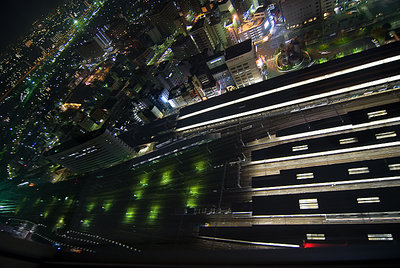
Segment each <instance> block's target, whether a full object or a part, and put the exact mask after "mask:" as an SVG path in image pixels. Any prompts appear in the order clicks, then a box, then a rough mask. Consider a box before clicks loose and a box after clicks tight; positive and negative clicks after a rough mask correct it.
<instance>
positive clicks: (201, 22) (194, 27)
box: [190, 18, 206, 32]
mask: <svg viewBox="0 0 400 268" xmlns="http://www.w3.org/2000/svg"><path fill="white" fill-rule="evenodd" d="M205 21H206V19H205V18H201V19H199V20H198V21H197V22H196V24H195V25H193V28H192V29H191V30H190V31H191V32H194V31H197V30H198V29H200V28H201V27H203V25H204V23H205Z"/></svg>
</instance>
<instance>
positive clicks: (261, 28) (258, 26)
mask: <svg viewBox="0 0 400 268" xmlns="http://www.w3.org/2000/svg"><path fill="white" fill-rule="evenodd" d="M270 29H271V23H270V22H269V20H268V18H265V17H264V18H256V19H253V20H251V21H248V22H246V23H243V24H242V25H240V27H239V31H238V34H239V38H240V40H242V41H244V40H247V39H252V40H253V41H258V40H261V39H263V38H264V37H265V36H267V35H268V34H269V30H270Z"/></svg>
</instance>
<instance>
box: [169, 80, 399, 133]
mask: <svg viewBox="0 0 400 268" xmlns="http://www.w3.org/2000/svg"><path fill="white" fill-rule="evenodd" d="M396 80H400V75H395V76H391V77H386V78H382V79H378V80H375V81H371V82H366V83H363V84H358V85H355V86H351V87H345V88H341V89H337V90H334V91H330V92H326V93H322V94H317V95H313V96H309V97H304V98H301V99H296V100H292V101H288V102H283V103H278V104H274V105H271V106H267V107H263V108H258V109H255V110H251V111H247V112H242V113H238V114H233V115H229V116H225V117H221V118H217V119H213V120H208V121H203V122H200V123H196V124H193V125H189V126H186V127H182V128H178V129H177V130H176V131H178V132H179V131H185V130H188V129H191V128H196V127H202V126H205V125H209V124H215V123H219V122H222V121H226V120H232V119H236V118H239V117H243V116H249V115H253V114H257V113H263V112H267V111H270V110H275V109H279V108H283V107H286V106H292V105H297V104H300V103H303V102H309V101H314V100H317V99H322V98H327V97H331V96H334V95H338V94H343V93H348V92H351V91H354V90H358V89H362V88H367V87H373V86H377V85H380V84H385V83H390V82H393V81H396ZM268 92H269V91H268ZM255 95H257V94H255ZM240 100H242V99H240ZM238 102H241V101H238ZM225 104H227V103H225ZM225 104H223V105H224V106H227V105H225ZM218 106H221V105H216V106H213V108H215V107H218ZM220 108H221V107H220ZM206 110H207V109H203V110H201V111H199V112H198V114H200V113H204V112H205V111H206ZM185 118H186V117H185ZM180 119H182V118H180Z"/></svg>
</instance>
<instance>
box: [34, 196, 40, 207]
mask: <svg viewBox="0 0 400 268" xmlns="http://www.w3.org/2000/svg"><path fill="white" fill-rule="evenodd" d="M39 203H40V197H39V198H37V199H36V201H35V203H34V204H33V205H34V206H37V205H38V204H39Z"/></svg>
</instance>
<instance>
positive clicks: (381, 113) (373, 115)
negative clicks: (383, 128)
mask: <svg viewBox="0 0 400 268" xmlns="http://www.w3.org/2000/svg"><path fill="white" fill-rule="evenodd" d="M367 115H368V119H371V118H374V117H378V116H384V115H387V112H386V110H381V111H376V112H370V113H368V114H367Z"/></svg>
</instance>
